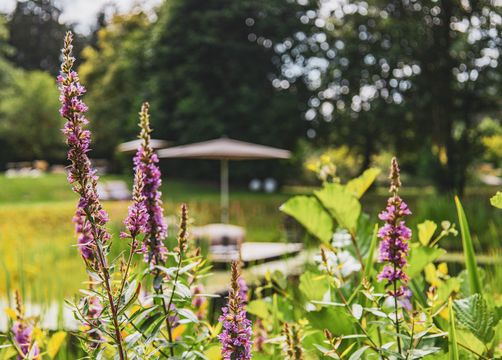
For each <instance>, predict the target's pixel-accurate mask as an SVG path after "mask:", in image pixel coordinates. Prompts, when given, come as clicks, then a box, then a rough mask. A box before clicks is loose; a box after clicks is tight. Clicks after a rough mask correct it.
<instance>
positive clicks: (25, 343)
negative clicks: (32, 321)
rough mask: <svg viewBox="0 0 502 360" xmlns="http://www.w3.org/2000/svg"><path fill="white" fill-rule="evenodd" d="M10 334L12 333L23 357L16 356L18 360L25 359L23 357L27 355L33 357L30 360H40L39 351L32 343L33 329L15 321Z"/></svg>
mask: <svg viewBox="0 0 502 360" xmlns="http://www.w3.org/2000/svg"><path fill="white" fill-rule="evenodd" d="M12 332H13V333H14V339H15V341H16V344H17V345H18V347H19V349H20V350H21V352H22V353H23V355H24V356H21V355H20V354H19V355H17V359H18V360H21V359H25V356H26V355H28V354H30V355H33V356H32V357H30V359H40V349H39V348H38V346H37V344H36V343H32V341H33V339H32V332H33V328H32V327H31V326H30V325H28V324H25V323H23V322H22V321H16V322H14V325H13V326H12Z"/></svg>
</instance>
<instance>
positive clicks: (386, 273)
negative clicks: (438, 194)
mask: <svg viewBox="0 0 502 360" xmlns="http://www.w3.org/2000/svg"><path fill="white" fill-rule="evenodd" d="M389 179H390V188H389V192H390V193H391V194H392V195H391V197H390V198H389V199H388V201H387V207H386V208H385V210H384V211H382V212H381V213H380V214H379V216H378V217H379V218H380V220H383V221H384V222H385V224H384V225H383V226H382V227H381V228H380V230H379V231H378V237H379V238H380V239H381V242H380V254H379V258H378V260H379V262H382V263H386V265H385V266H384V268H383V270H382V271H381V272H380V274H379V275H378V280H379V281H384V280H386V281H387V286H389V287H391V289H392V290H390V291H389V295H390V296H392V297H393V298H394V308H395V319H394V325H395V328H396V337H397V346H398V351H399V353H401V351H402V349H401V338H400V336H399V335H400V330H399V317H398V311H399V302H398V298H400V297H401V298H402V297H405V296H406V297H409V290H408V288H407V287H406V284H407V282H408V276H407V274H406V272H405V267H406V265H407V257H408V251H409V245H408V241H409V240H410V239H411V230H410V229H409V228H408V227H406V225H405V222H404V221H403V218H404V217H405V216H408V215H411V211H410V210H409V209H408V205H406V203H405V202H404V201H403V200H402V199H401V198H400V197H399V195H398V192H399V188H400V187H401V179H400V170H399V165H398V163H397V159H396V158H395V157H394V158H392V161H391V166H390V174H389Z"/></svg>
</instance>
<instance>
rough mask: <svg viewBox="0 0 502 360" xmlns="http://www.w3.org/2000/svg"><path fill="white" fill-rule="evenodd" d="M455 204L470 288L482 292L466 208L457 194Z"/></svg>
mask: <svg viewBox="0 0 502 360" xmlns="http://www.w3.org/2000/svg"><path fill="white" fill-rule="evenodd" d="M455 205H456V207H457V214H458V222H459V225H460V232H461V234H462V247H463V249H464V256H465V266H466V270H467V276H468V279H469V288H470V291H471V294H476V293H478V294H481V292H482V287H481V281H480V278H479V274H478V266H477V264H476V255H475V252H474V245H473V243H472V238H471V233H470V230H469V224H468V223H467V218H466V217H465V212H464V208H463V207H462V204H461V203H460V200H459V198H458V197H457V196H455Z"/></svg>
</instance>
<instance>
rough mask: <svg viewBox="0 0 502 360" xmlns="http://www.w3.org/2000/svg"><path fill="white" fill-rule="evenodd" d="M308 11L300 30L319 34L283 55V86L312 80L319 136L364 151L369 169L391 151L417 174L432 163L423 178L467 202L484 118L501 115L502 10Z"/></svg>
mask: <svg viewBox="0 0 502 360" xmlns="http://www.w3.org/2000/svg"><path fill="white" fill-rule="evenodd" d="M305 4H306V7H305V11H304V12H303V13H302V14H301V15H300V21H301V22H302V23H304V24H308V25H309V26H310V30H309V31H308V32H306V33H293V32H292V33H291V36H289V37H287V38H286V39H284V41H283V42H281V43H279V44H278V45H277V46H276V49H277V50H278V52H279V53H281V54H283V56H282V59H283V67H282V76H283V77H284V78H285V79H287V80H295V79H297V78H299V77H302V78H304V79H305V81H306V83H307V84H308V85H309V87H310V89H311V90H312V97H311V99H310V101H309V105H310V108H309V110H308V111H307V112H306V114H305V116H306V118H307V120H310V121H312V127H313V129H317V130H318V133H319V136H320V137H326V136H327V137H328V138H331V139H334V140H336V141H338V142H339V143H340V144H350V146H351V147H358V148H360V149H361V152H362V153H363V154H364V155H365V157H366V162H365V164H366V165H368V164H369V157H370V156H371V155H372V154H375V153H377V152H378V150H379V149H381V148H382V147H384V148H385V147H387V146H389V145H391V146H393V147H394V148H395V149H397V151H399V152H400V153H401V152H402V153H403V155H405V159H406V160H407V161H408V162H410V163H412V164H413V165H411V166H413V167H414V168H415V171H417V170H419V168H418V164H420V163H421V162H422V163H424V159H428V162H426V163H425V164H424V167H425V169H422V170H423V172H429V174H426V175H430V176H432V177H433V180H434V181H435V182H436V184H438V186H439V187H440V188H441V189H447V190H452V189H453V190H456V191H458V192H461V191H462V190H463V188H464V186H465V182H466V171H467V168H468V166H469V165H470V164H472V162H473V160H474V159H475V156H476V155H477V154H478V151H479V148H478V146H479V137H478V136H477V135H478V132H477V125H478V121H479V117H480V116H483V115H486V114H489V113H490V112H491V111H493V110H494V109H496V108H498V106H499V101H498V96H497V94H498V92H499V90H500V86H501V80H502V78H501V77H500V66H501V64H500V61H499V60H498V59H499V55H500V52H501V50H502V46H501V44H502V43H501V41H500V37H501V33H500V31H501V26H502V17H501V15H500V4H497V3H495V2H492V1H488V0H487V1H460V2H455V1H450V0H446V1H401V0H397V1H395V0H389V1H387V0H383V1H372V2H366V1H349V2H331V1H325V2H320V4H319V6H312V5H311V4H308V2H305ZM326 129H333V130H331V131H326ZM335 129H336V131H335ZM392 129H399V131H398V132H393V131H392Z"/></svg>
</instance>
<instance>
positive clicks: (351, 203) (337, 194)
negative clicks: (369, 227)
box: [314, 183, 361, 233]
mask: <svg viewBox="0 0 502 360" xmlns="http://www.w3.org/2000/svg"><path fill="white" fill-rule="evenodd" d="M314 195H315V196H316V197H317V198H318V199H319V201H320V202H321V203H322V204H323V206H324V207H325V208H326V209H328V211H329V212H330V214H331V216H333V218H335V220H336V222H337V223H338V225H340V227H342V228H345V229H347V230H349V231H350V232H352V233H355V232H356V228H357V220H358V219H359V215H360V214H361V203H360V202H359V200H358V199H357V198H356V197H355V196H354V195H352V194H351V193H350V192H349V191H347V189H346V188H345V187H344V186H343V185H340V184H336V183H326V184H325V185H324V187H323V188H322V189H321V190H318V191H314Z"/></svg>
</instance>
